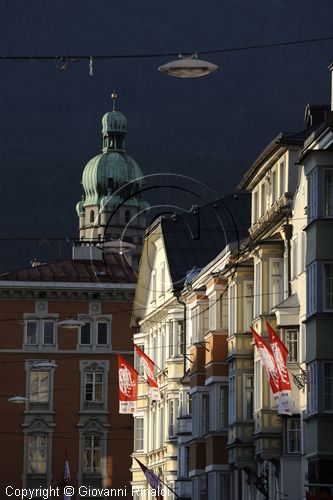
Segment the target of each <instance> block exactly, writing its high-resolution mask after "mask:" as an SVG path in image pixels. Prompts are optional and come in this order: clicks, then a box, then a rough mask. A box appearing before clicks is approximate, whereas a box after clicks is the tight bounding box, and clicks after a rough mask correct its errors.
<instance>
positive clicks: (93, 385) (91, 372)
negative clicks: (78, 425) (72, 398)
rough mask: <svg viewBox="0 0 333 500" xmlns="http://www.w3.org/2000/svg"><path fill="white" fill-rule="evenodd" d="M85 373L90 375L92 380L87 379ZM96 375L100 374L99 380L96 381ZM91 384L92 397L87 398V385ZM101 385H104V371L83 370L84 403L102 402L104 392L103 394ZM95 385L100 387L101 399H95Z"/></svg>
mask: <svg viewBox="0 0 333 500" xmlns="http://www.w3.org/2000/svg"><path fill="white" fill-rule="evenodd" d="M87 375H92V381H87ZM96 375H101V381H96ZM88 385H91V386H92V392H91V394H92V399H87V394H88V391H87V386H88ZM103 385H104V371H102V370H98V371H97V370H85V372H84V403H89V404H94V403H95V404H104V400H103V399H104V394H103ZM96 387H99V388H100V397H101V399H99V400H97V399H96Z"/></svg>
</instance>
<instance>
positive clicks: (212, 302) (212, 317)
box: [209, 294, 216, 331]
mask: <svg viewBox="0 0 333 500" xmlns="http://www.w3.org/2000/svg"><path fill="white" fill-rule="evenodd" d="M209 330H210V331H213V330H216V294H214V295H213V296H212V297H210V298H209Z"/></svg>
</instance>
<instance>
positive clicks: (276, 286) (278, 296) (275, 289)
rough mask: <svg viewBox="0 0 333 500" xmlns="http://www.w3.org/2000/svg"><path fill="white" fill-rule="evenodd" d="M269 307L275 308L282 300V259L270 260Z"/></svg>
mask: <svg viewBox="0 0 333 500" xmlns="http://www.w3.org/2000/svg"><path fill="white" fill-rule="evenodd" d="M270 270H271V276H270V278H271V296H270V305H271V307H274V306H276V305H277V304H279V303H280V302H282V300H283V259H279V260H271V261H270Z"/></svg>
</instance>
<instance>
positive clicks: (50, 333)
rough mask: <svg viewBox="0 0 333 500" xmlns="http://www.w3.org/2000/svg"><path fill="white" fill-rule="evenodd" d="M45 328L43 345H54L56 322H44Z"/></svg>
mask: <svg viewBox="0 0 333 500" xmlns="http://www.w3.org/2000/svg"><path fill="white" fill-rule="evenodd" d="M43 326H44V332H43V334H44V335H43V336H44V339H43V344H45V345H54V329H55V322H54V321H44V323H43Z"/></svg>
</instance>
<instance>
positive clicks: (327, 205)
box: [324, 168, 333, 217]
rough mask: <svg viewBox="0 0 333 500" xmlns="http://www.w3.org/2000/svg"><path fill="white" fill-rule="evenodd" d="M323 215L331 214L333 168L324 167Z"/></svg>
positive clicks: (332, 209)
mask: <svg viewBox="0 0 333 500" xmlns="http://www.w3.org/2000/svg"><path fill="white" fill-rule="evenodd" d="M324 216H325V217H332V216H333V168H325V169H324Z"/></svg>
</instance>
